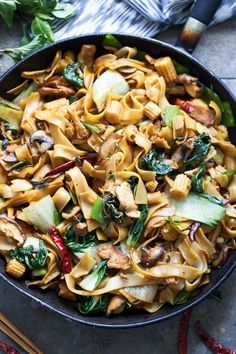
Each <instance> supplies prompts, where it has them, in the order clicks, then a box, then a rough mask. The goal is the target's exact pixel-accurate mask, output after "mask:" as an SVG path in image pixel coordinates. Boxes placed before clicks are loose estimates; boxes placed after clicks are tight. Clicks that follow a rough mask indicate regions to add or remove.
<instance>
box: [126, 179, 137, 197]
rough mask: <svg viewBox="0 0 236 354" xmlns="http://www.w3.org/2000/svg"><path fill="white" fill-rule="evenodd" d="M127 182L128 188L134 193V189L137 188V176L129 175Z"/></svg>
mask: <svg viewBox="0 0 236 354" xmlns="http://www.w3.org/2000/svg"><path fill="white" fill-rule="evenodd" d="M127 182H128V183H129V185H130V188H131V190H132V192H133V194H134V195H135V193H136V189H137V184H138V177H136V176H131V177H130V178H129V179H128V180H127Z"/></svg>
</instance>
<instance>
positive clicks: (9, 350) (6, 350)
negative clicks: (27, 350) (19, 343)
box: [0, 342, 20, 354]
mask: <svg viewBox="0 0 236 354" xmlns="http://www.w3.org/2000/svg"><path fill="white" fill-rule="evenodd" d="M0 349H2V350H3V351H4V353H6V354H20V352H18V350H16V349H15V348H13V347H10V346H9V345H8V344H6V343H3V342H0Z"/></svg>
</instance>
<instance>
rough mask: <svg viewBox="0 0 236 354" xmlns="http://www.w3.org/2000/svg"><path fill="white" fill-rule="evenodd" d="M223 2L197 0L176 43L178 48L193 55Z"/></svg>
mask: <svg viewBox="0 0 236 354" xmlns="http://www.w3.org/2000/svg"><path fill="white" fill-rule="evenodd" d="M221 2H222V0H207V1H206V0H197V1H196V2H195V4H194V5H193V8H192V10H191V13H190V16H189V18H188V20H187V22H186V24H185V26H184V29H183V31H182V33H181V35H180V37H179V38H178V40H177V42H176V46H178V47H181V48H183V49H185V50H186V51H187V52H189V53H192V52H193V51H194V49H195V47H196V46H197V44H198V41H199V40H200V38H201V36H202V34H203V33H204V32H205V30H206V29H207V26H208V25H209V23H210V22H211V19H212V17H213V16H214V14H215V12H216V10H217V9H218V7H219V6H220V3H221Z"/></svg>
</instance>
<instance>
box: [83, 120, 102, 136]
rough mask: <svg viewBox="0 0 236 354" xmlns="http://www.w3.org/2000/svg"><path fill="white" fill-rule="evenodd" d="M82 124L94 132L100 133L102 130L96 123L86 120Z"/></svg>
mask: <svg viewBox="0 0 236 354" xmlns="http://www.w3.org/2000/svg"><path fill="white" fill-rule="evenodd" d="M82 124H83V125H84V126H85V128H87V129H88V130H90V131H91V132H92V133H95V134H98V133H99V132H100V129H99V128H98V127H97V126H96V125H95V124H89V123H86V122H82Z"/></svg>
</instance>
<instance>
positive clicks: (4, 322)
mask: <svg viewBox="0 0 236 354" xmlns="http://www.w3.org/2000/svg"><path fill="white" fill-rule="evenodd" d="M0 331H2V332H4V333H5V334H6V335H7V336H8V337H10V338H11V339H12V340H14V342H16V343H17V344H18V345H19V346H20V347H21V348H23V349H24V350H25V351H26V352H27V353H29V354H44V353H43V352H42V351H41V350H40V349H39V348H38V347H37V346H36V345H35V344H34V343H33V342H32V341H31V340H30V339H29V338H28V337H26V336H25V335H24V334H23V333H22V332H21V331H20V330H19V329H18V328H17V327H16V326H15V325H14V324H13V323H12V322H10V321H9V320H8V318H7V317H6V316H4V315H3V314H2V313H1V312H0Z"/></svg>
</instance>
